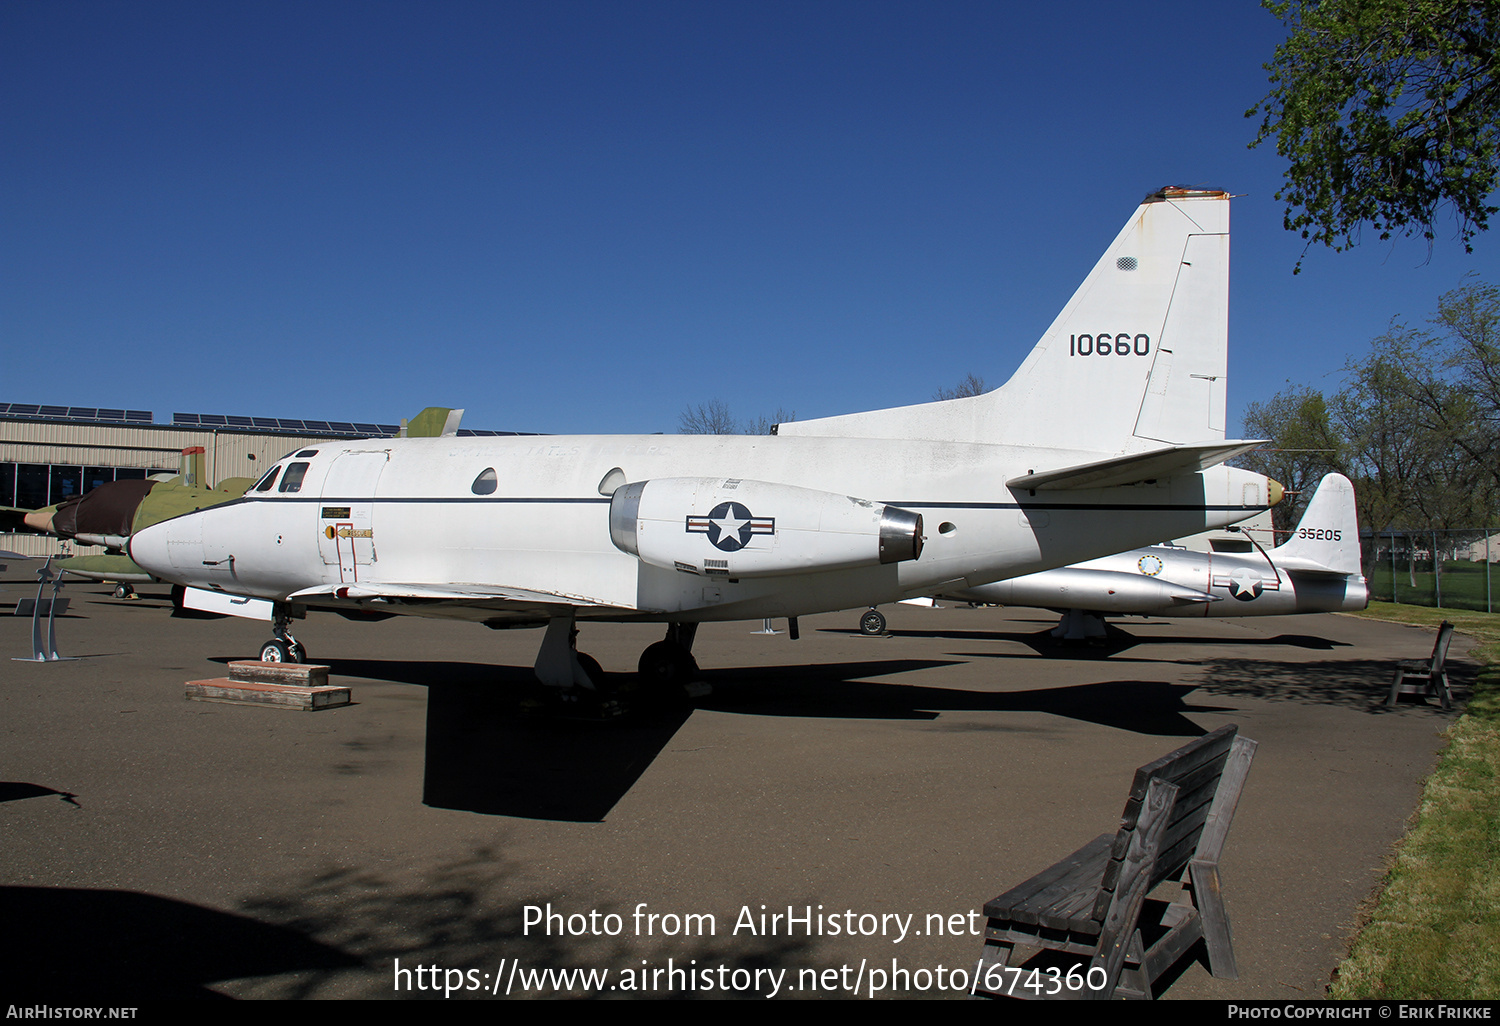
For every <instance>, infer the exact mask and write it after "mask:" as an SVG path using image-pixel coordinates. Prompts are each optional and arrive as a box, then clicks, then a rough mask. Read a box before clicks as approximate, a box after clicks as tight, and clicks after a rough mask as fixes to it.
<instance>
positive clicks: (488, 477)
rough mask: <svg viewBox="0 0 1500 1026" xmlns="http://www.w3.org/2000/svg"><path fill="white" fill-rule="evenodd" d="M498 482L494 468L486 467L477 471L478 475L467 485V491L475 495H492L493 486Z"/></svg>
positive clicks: (493, 492) (493, 491)
mask: <svg viewBox="0 0 1500 1026" xmlns="http://www.w3.org/2000/svg"><path fill="white" fill-rule="evenodd" d="M498 483H499V479H498V478H496V476H495V468H494V467H487V468H486V469H484V470H481V471H480V472H479V476H478V477H476V478H475V479H474V483H473V484H472V485H470V486H469V491H471V492H473V493H474V494H475V495H494V494H495V487H496V485H497V484H498Z"/></svg>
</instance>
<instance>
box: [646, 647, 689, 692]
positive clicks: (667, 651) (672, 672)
mask: <svg viewBox="0 0 1500 1026" xmlns="http://www.w3.org/2000/svg"><path fill="white" fill-rule="evenodd" d="M636 669H637V670H638V671H639V673H640V678H641V684H642V686H643V690H645V691H647V692H649V693H655V694H659V695H665V696H670V697H673V698H687V697H688V692H687V686H688V685H689V684H691V683H692V682H693V678H694V677H695V676H697V673H698V661H697V660H696V659H694V658H693V654H692V653H691V652H689V651H687V650H686V649H685V648H683V647H682V646H681V645H678V644H675V643H673V642H670V641H658V642H657V643H656V644H654V645H649V646H647V648H646V651H644V652H642V653H641V661H640V663H639V665H638V666H637V667H636Z"/></svg>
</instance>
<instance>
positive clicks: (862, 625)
mask: <svg viewBox="0 0 1500 1026" xmlns="http://www.w3.org/2000/svg"><path fill="white" fill-rule="evenodd" d="M859 632H860V633H861V634H868V635H870V636H872V637H874V636H875V635H879V634H884V633H885V614H884V613H882V612H880V610H878V609H872V610H870V611H869V612H868V613H866V614H865V615H864V616H861V617H860V618H859Z"/></svg>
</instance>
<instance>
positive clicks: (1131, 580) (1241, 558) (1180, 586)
mask: <svg viewBox="0 0 1500 1026" xmlns="http://www.w3.org/2000/svg"><path fill="white" fill-rule="evenodd" d="M1256 549H1257V551H1256V553H1255V554H1254V555H1243V554H1229V553H1224V552H1196V551H1193V550H1191V549H1187V548H1184V547H1182V546H1180V545H1153V546H1151V547H1149V548H1144V549H1135V550H1133V551H1130V552H1121V553H1119V554H1117V555H1114V556H1105V557H1104V558H1103V559H1092V560H1089V561H1088V562H1086V563H1079V564H1077V565H1076V566H1065V567H1060V568H1059V569H1056V570H1044V571H1043V572H1041V573H1039V574H1027V575H1026V576H1025V577H1017V578H1015V579H1013V580H1009V581H1000V582H998V583H995V584H987V585H984V586H983V587H980V588H969V589H966V590H963V591H957V592H952V593H949V594H946V595H944V596H943V597H944V598H948V599H956V600H959V601H968V602H986V603H993V604H996V605H1005V606H1034V607H1037V608H1041V609H1054V610H1062V611H1064V612H1063V618H1062V622H1061V623H1060V624H1058V626H1057V628H1056V629H1055V630H1054V631H1053V632H1052V633H1053V634H1054V635H1055V636H1057V637H1061V638H1066V639H1068V640H1070V641H1076V640H1079V639H1082V638H1091V637H1102V636H1103V635H1104V633H1105V631H1104V623H1103V618H1104V617H1106V616H1122V615H1129V614H1136V615H1140V616H1195V617H1205V616H1212V617H1219V616H1281V615H1285V614H1288V613H1329V612H1341V611H1352V610H1356V609H1363V608H1365V606H1367V605H1369V603H1370V591H1369V588H1368V586H1367V584H1366V581H1365V578H1364V576H1363V575H1362V573H1361V569H1362V568H1361V566H1360V551H1359V519H1358V516H1357V512H1356V509H1355V505H1354V485H1353V484H1351V483H1350V481H1349V479H1348V478H1347V477H1345V476H1344V475H1342V474H1329V475H1327V476H1326V477H1324V478H1323V480H1322V481H1321V482H1319V484H1318V487H1317V490H1316V491H1314V492H1313V497H1312V500H1311V501H1310V502H1309V503H1308V504H1307V510H1306V511H1305V512H1304V513H1303V514H1302V520H1301V522H1300V523H1298V524H1297V529H1296V530H1295V531H1293V532H1292V536H1291V537H1290V538H1288V539H1287V540H1286V541H1285V542H1284V543H1283V544H1281V545H1278V546H1277V547H1275V548H1274V549H1272V550H1271V551H1270V552H1267V551H1266V550H1264V549H1262V548H1260V546H1258V545H1257V546H1256Z"/></svg>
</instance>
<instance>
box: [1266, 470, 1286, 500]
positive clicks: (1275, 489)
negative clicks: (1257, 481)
mask: <svg viewBox="0 0 1500 1026" xmlns="http://www.w3.org/2000/svg"><path fill="white" fill-rule="evenodd" d="M1285 494H1286V489H1285V488H1283V487H1282V485H1281V482H1280V481H1275V480H1272V479H1271V478H1269V477H1268V478H1266V498H1268V499H1270V500H1271V505H1273V506H1274V505H1276V504H1277V503H1278V502H1280V501H1281V499H1282V496H1284V495H1285Z"/></svg>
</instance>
